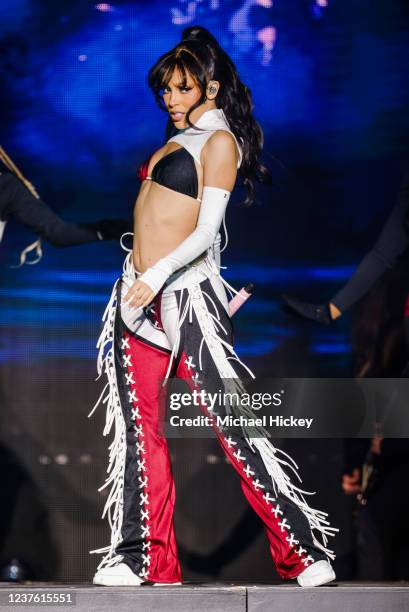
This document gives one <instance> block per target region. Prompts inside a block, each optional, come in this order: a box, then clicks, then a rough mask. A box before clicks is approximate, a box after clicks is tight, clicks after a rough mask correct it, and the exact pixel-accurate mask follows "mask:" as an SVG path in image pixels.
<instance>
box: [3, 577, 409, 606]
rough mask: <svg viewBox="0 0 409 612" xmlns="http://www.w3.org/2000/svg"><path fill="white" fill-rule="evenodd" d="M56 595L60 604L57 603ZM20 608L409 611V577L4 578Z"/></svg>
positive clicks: (8, 598)
mask: <svg viewBox="0 0 409 612" xmlns="http://www.w3.org/2000/svg"><path fill="white" fill-rule="evenodd" d="M57 597H58V603H53V602H55V600H56V598H57ZM47 602H49V603H47ZM17 607H18V608H21V607H23V608H24V610H28V611H34V610H38V609H41V608H46V609H47V610H48V611H49V612H52V611H53V610H56V611H57V610H60V611H61V610H73V609H75V610H76V612H91V611H94V610H95V611H98V612H113V611H115V612H128V610H129V612H139V611H140V612H150V611H158V610H164V611H166V612H168V611H175V612H176V611H177V612H192V611H193V610H195V612H196V611H203V612H205V611H206V612H209V611H210V612H242V611H243V612H255V611H257V612H268V611H271V612H329V611H331V612H367V611H370V612H408V611H409V582H393V583H379V582H378V583H357V582H334V583H333V584H331V585H328V586H323V587H318V588H308V589H301V588H300V587H298V586H294V585H292V584H288V583H284V584H254V583H253V584H245V583H237V584H236V583H228V584H226V583H208V584H203V583H186V584H183V585H182V586H176V587H152V586H143V587H97V586H93V585H92V584H70V585H67V584H56V583H44V582H35V583H27V584H14V583H0V608H4V609H6V610H13V609H15V608H17Z"/></svg>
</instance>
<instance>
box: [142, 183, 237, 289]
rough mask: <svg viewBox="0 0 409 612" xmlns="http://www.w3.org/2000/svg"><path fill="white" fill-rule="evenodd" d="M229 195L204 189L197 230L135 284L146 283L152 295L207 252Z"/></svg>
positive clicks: (208, 188) (215, 189) (219, 223)
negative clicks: (180, 270)
mask: <svg viewBox="0 0 409 612" xmlns="http://www.w3.org/2000/svg"><path fill="white" fill-rule="evenodd" d="M229 199H230V192H229V191H226V190H225V189H220V188H219V187H207V186H206V187H204V188H203V193H202V202H201V205H200V212H199V218H198V220H197V226H196V229H195V230H194V231H193V232H192V233H191V234H190V235H189V236H188V237H187V238H186V239H185V240H184V241H183V242H182V243H181V244H180V245H179V246H178V247H176V249H175V250H174V251H172V252H171V253H169V255H167V256H166V257H163V258H162V259H159V261H157V262H156V264H155V265H154V266H152V267H150V268H148V269H147V270H146V272H144V273H143V274H141V276H140V277H139V278H138V280H141V281H143V282H144V283H146V284H147V285H148V286H149V287H150V288H151V289H152V291H153V292H154V293H155V295H156V294H157V293H158V291H159V290H160V288H161V287H162V285H163V284H164V282H165V281H166V280H167V279H168V278H169V276H170V275H171V274H173V273H174V272H176V271H177V270H179V269H180V268H182V267H183V266H186V265H187V264H189V263H190V262H191V261H193V260H194V259H196V257H198V256H199V255H201V254H202V253H203V252H204V251H206V250H207V249H208V248H210V247H211V246H212V245H213V243H214V241H215V239H216V236H217V233H218V231H219V229H220V225H221V223H222V221H223V216H224V213H225V211H226V207H227V203H228V201H229Z"/></svg>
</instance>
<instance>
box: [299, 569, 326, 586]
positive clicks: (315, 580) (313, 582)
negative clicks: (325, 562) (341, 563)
mask: <svg viewBox="0 0 409 612" xmlns="http://www.w3.org/2000/svg"><path fill="white" fill-rule="evenodd" d="M335 578H336V576H335V572H334V571H332V572H328V573H326V574H322V575H321V576H320V575H317V576H316V577H314V576H311V578H307V579H304V581H302V583H300V582H298V580H297V582H298V584H299V585H300V587H302V588H305V587H317V586H322V585H323V584H328V582H332V581H333V580H335Z"/></svg>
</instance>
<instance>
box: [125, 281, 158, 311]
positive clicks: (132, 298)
mask: <svg viewBox="0 0 409 612" xmlns="http://www.w3.org/2000/svg"><path fill="white" fill-rule="evenodd" d="M154 297H155V294H154V292H153V291H152V289H151V288H150V287H149V285H147V284H146V283H144V282H143V281H141V280H136V281H135V282H134V284H133V285H132V287H130V289H129V291H127V293H126V294H125V296H124V301H125V302H127V303H128V305H129V306H133V307H134V308H145V306H147V305H148V304H150V303H151V302H152V300H153V298H154Z"/></svg>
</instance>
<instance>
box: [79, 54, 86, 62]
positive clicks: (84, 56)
mask: <svg viewBox="0 0 409 612" xmlns="http://www.w3.org/2000/svg"><path fill="white" fill-rule="evenodd" d="M87 59H88V55H85V53H81V55H79V56H78V61H79V62H86V61H87Z"/></svg>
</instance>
